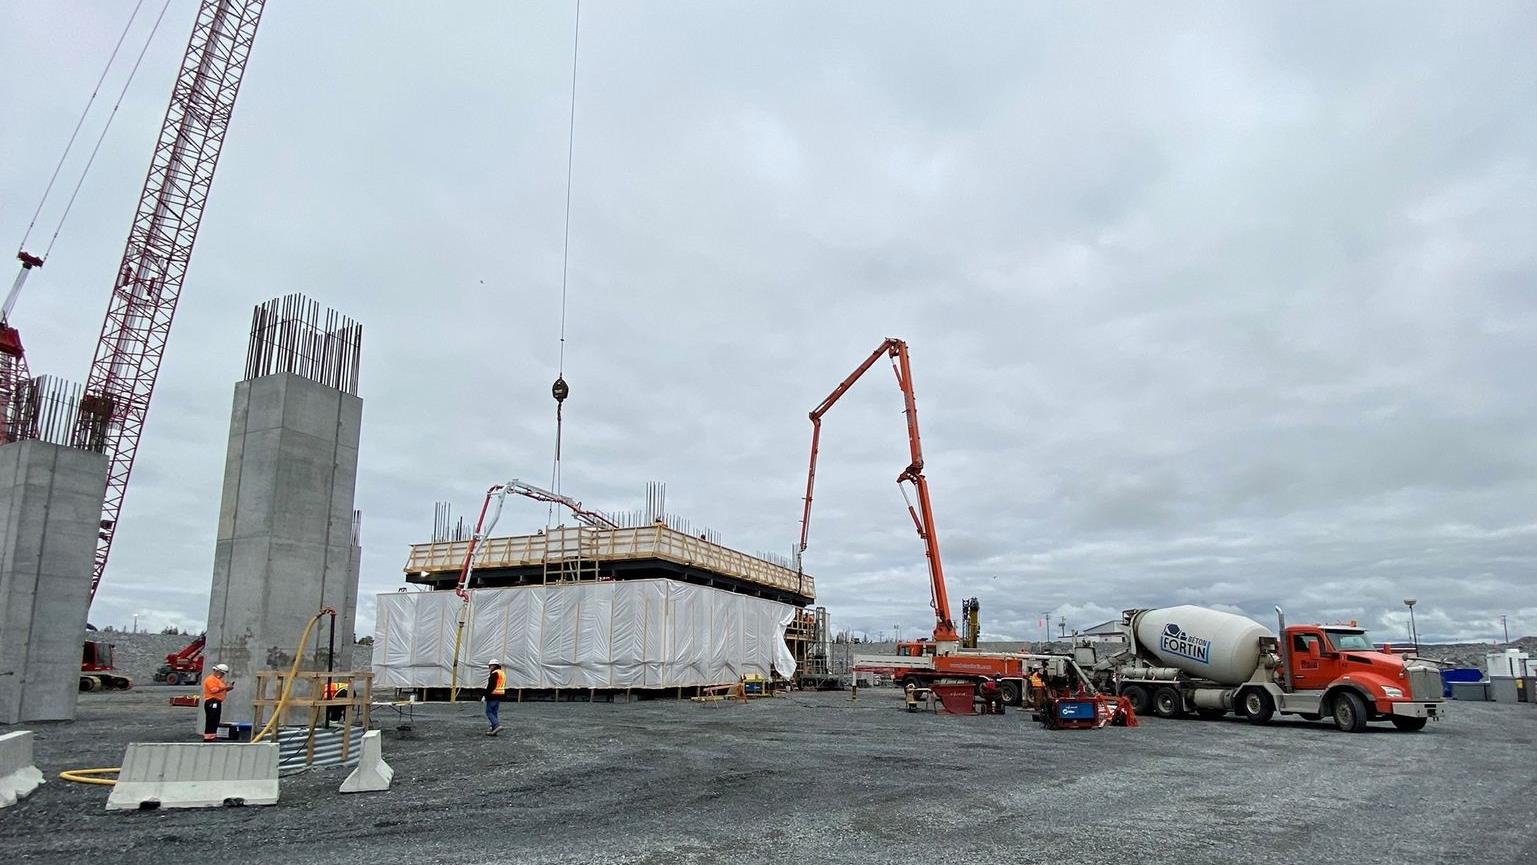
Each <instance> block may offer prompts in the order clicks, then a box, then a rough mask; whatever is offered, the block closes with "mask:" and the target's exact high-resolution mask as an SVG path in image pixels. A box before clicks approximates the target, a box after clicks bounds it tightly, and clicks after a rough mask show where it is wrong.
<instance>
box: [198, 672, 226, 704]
mask: <svg viewBox="0 0 1537 865" xmlns="http://www.w3.org/2000/svg"><path fill="white" fill-rule="evenodd" d="M228 693H229V685H226V684H224V679H223V678H222V677H221V676H220V675H219V674H218V673H209V674H208V675H207V676H206V677H205V678H204V679H203V702H205V703H206V702H208V701H209V700H222V699H224V696H225V695H226V694H228Z"/></svg>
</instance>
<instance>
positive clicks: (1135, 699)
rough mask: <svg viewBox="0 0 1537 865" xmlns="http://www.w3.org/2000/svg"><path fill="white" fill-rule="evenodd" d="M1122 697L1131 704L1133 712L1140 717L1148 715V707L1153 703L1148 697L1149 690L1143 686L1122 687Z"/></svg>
mask: <svg viewBox="0 0 1537 865" xmlns="http://www.w3.org/2000/svg"><path fill="white" fill-rule="evenodd" d="M1121 696H1122V697H1125V698H1126V702H1128V703H1130V704H1131V711H1132V712H1133V713H1135V714H1138V715H1146V714H1147V710H1148V707H1149V706H1151V705H1152V702H1153V700H1152V698H1151V697H1149V696H1148V693H1147V689H1146V688H1144V687H1142V686H1141V685H1122V686H1121Z"/></svg>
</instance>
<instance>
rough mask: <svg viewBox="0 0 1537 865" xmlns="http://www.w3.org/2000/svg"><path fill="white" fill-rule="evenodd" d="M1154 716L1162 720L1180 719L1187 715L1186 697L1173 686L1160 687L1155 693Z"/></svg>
mask: <svg viewBox="0 0 1537 865" xmlns="http://www.w3.org/2000/svg"><path fill="white" fill-rule="evenodd" d="M1153 714H1154V715H1157V716H1158V717H1160V718H1179V717H1181V716H1183V715H1184V714H1185V695H1184V694H1181V693H1180V692H1179V689H1178V688H1176V687H1174V686H1173V685H1160V686H1159V688H1158V690H1156V691H1154V692H1153Z"/></svg>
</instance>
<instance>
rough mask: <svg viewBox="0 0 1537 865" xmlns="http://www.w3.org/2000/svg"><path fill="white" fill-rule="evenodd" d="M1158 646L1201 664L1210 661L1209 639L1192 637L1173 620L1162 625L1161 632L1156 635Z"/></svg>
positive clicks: (1172, 653)
mask: <svg viewBox="0 0 1537 865" xmlns="http://www.w3.org/2000/svg"><path fill="white" fill-rule="evenodd" d="M1158 648H1159V649H1162V650H1163V651H1165V652H1168V653H1169V654H1171V655H1178V656H1180V657H1181V658H1189V659H1190V660H1192V661H1199V662H1201V663H1203V664H1208V663H1211V640H1203V639H1201V638H1200V637H1192V636H1190V635H1189V634H1187V633H1185V629H1184V628H1181V627H1180V626H1179V625H1176V624H1175V623H1173V622H1170V623H1168V624H1167V625H1164V626H1163V633H1162V634H1161V635H1159V637H1158Z"/></svg>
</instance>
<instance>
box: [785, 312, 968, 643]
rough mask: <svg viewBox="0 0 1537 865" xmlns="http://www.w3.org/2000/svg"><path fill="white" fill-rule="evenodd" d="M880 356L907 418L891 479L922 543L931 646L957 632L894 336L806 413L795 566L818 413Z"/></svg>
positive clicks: (805, 526)
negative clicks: (904, 460)
mask: <svg viewBox="0 0 1537 865" xmlns="http://www.w3.org/2000/svg"><path fill="white" fill-rule="evenodd" d="M882 355H885V356H887V357H890V358H891V369H892V372H894V373H896V376H897V387H899V388H900V389H901V390H902V405H903V412H904V413H905V414H906V415H907V446H908V450H909V453H910V455H911V457H912V461H911V462H909V463H908V464H907V468H905V469H903V470H902V473H901V474H899V475H897V487H898V488H900V489H901V490H902V498H903V499H905V500H906V501H907V512H908V513H909V514H910V515H911V516H912V518H913V525H914V526H915V527H916V528H917V529H918V537H920V538H922V539H923V552H924V555H925V556H926V557H927V558H928V562H929V590H930V592H931V593H932V595H931V597H930V601H929V602H930V604H932V606H933V607H934V641H935V642H936V643H955V642H957V641H958V640H960V634H959V633H957V632H956V630H955V621H954V619H952V618H951V617H950V596H949V593H948V591H947V590H946V588H945V568H944V564H943V563H942V562H941V561H940V559H939V537H938V535H936V534H935V529H934V506H933V504H932V502H930V500H929V481H928V478H926V477H924V476H923V441H922V439H921V438H920V437H919V435H918V401H917V398H916V397H915V396H914V395H913V371H912V366H911V365H910V364H909V362H908V358H907V343H905V342H903V341H902V340H900V339H896V338H894V337H888V338H887V339H886V340H885V341H883V342H882V343H881V344H880V345H879V346H876V349H875V351H873V352H871V353H870V356H869V357H867V358H865V361H864V363H862V364H860V365H859V366H858V367H857V368H855V370H854V371H853V372H852V373H849V376H848V378H845V379H844V380H843V381H842V382H841V383H839V385H838V386H837V387H835V388H833V392H832V393H830V394H828V395H827V398H826V399H824V400H822V402H821V403H819V404H818V405H817V407H816V408H814V409H812V410H811V467H810V469H809V470H808V471H807V472H806V510H805V512H804V513H803V514H802V515H801V542H800V547H799V548H798V552H797V553H796V561H797V563H798V562H799V560H800V553H804V552H805V551H806V543H807V541H808V539H809V538H810V535H811V492H812V488H813V487H814V486H815V485H816V479H817V449H818V447H819V445H820V444H821V440H822V415H824V414H827V411H828V409H831V408H832V407H833V404H834V403H836V402H837V401H838V399H839V398H840V397H842V396H843V395H844V394H845V393H847V392H848V389H849V388H851V387H853V386H854V382H856V381H859V378H860V376H863V375H864V374H865V373H866V372H868V371H869V369H870V367H872V366H875V364H876V362H877V361H879V360H880V359H881V356H882ZM907 484H911V485H912V487H913V490H914V493H915V495H916V496H917V498H918V502H917V504H916V505H914V504H913V500H912V499H910V498H908V496H907Z"/></svg>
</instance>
